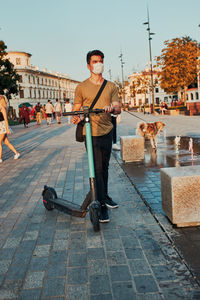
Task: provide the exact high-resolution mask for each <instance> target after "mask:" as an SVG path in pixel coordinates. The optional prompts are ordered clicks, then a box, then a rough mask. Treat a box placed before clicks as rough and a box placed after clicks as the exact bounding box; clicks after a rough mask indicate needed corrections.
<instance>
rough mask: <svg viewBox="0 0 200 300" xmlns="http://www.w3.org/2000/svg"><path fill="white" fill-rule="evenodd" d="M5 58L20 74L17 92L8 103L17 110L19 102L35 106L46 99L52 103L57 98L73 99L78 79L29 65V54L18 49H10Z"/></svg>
mask: <svg viewBox="0 0 200 300" xmlns="http://www.w3.org/2000/svg"><path fill="white" fill-rule="evenodd" d="M7 58H8V59H9V60H10V62H11V63H12V64H13V65H14V67H15V70H16V72H17V74H18V75H19V76H20V80H19V85H20V91H19V94H18V95H16V96H13V97H12V99H11V100H10V105H11V106H13V108H14V109H15V110H16V112H17V111H18V106H19V104H21V103H23V102H29V103H30V104H31V105H33V106H35V105H36V104H37V102H40V103H41V104H42V105H43V104H46V103H47V101H48V99H50V100H51V101H52V103H54V102H55V101H56V99H59V100H60V101H61V103H64V100H65V99H66V98H69V99H70V101H71V102H73V100H74V93H75V89H76V86H77V85H78V83H79V81H77V80H73V79H71V78H69V77H68V76H67V75H66V74H60V73H59V72H54V73H53V72H51V71H47V69H43V70H42V71H41V70H39V68H38V67H36V66H32V65H31V54H29V53H26V52H19V51H10V52H8V54H7Z"/></svg>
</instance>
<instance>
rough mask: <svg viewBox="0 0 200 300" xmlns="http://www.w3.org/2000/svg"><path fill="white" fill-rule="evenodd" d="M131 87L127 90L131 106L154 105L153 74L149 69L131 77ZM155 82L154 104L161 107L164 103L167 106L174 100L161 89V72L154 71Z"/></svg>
mask: <svg viewBox="0 0 200 300" xmlns="http://www.w3.org/2000/svg"><path fill="white" fill-rule="evenodd" d="M128 78H129V86H128V87H127V88H126V93H127V97H128V99H129V103H130V104H131V106H140V105H150V104H152V92H151V73H150V70H149V69H145V70H144V71H142V72H139V73H133V74H131V75H129V77H128ZM153 82H154V104H155V105H160V103H162V102H163V101H165V102H166V103H167V104H169V103H171V102H172V101H173V100H174V99H173V96H172V95H169V94H167V93H165V91H164V90H163V89H162V88H161V87H160V82H159V70H158V69H155V70H153Z"/></svg>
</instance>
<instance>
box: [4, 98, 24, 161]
mask: <svg viewBox="0 0 200 300" xmlns="http://www.w3.org/2000/svg"><path fill="white" fill-rule="evenodd" d="M7 109H8V100H7V98H6V96H3V95H0V163H2V143H3V142H4V144H5V145H6V146H8V148H10V150H11V151H13V152H14V153H15V155H14V159H18V158H19V157H20V154H19V152H17V151H16V149H15V148H14V146H13V145H12V144H11V143H10V142H9V140H8V134H10V133H11V132H10V129H9V126H8V117H7Z"/></svg>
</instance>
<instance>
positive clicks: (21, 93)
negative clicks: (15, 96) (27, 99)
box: [19, 90, 24, 98]
mask: <svg viewBox="0 0 200 300" xmlns="http://www.w3.org/2000/svg"><path fill="white" fill-rule="evenodd" d="M19 96H20V98H24V90H20V91H19Z"/></svg>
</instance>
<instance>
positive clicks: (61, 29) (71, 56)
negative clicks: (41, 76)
mask: <svg viewBox="0 0 200 300" xmlns="http://www.w3.org/2000/svg"><path fill="white" fill-rule="evenodd" d="M147 6H148V9H149V17H150V28H151V32H153V33H155V35H154V36H153V39H152V56H153V58H155V57H156V56H158V55H160V54H161V50H162V49H163V48H164V41H165V40H171V39H173V38H176V37H182V36H190V37H191V38H192V39H195V40H198V41H200V27H199V26H198V25H199V24H200V14H199V12H200V0H190V1H189V0H148V1H147V0H99V1H97V0H96V1H95V0H93V1H92V0H71V1H69V0H34V1H33V0H17V1H16V0H7V1H5V0H0V10H1V18H0V40H3V41H4V42H5V44H6V45H7V51H24V52H28V53H31V54H32V57H31V63H32V65H34V66H39V68H40V69H41V70H42V69H43V68H47V70H49V71H50V70H51V71H53V72H54V71H57V72H60V73H63V74H67V75H68V76H70V77H71V78H72V79H75V80H80V81H83V80H85V79H86V78H88V77H89V75H90V74H89V71H88V69H87V64H86V54H87V52H88V51H90V50H94V49H99V50H101V51H103V52H104V54H105V59H104V64H105V67H104V77H105V78H107V79H110V73H109V69H110V70H111V80H112V81H114V80H116V79H118V78H119V79H120V80H121V77H122V75H121V62H120V58H119V55H120V53H121V52H122V54H123V61H124V63H125V64H124V76H125V79H126V78H127V77H128V76H129V75H130V74H132V73H133V72H136V71H141V70H142V69H144V68H145V67H147V66H148V63H149V46H148V32H147V30H146V28H147V27H146V26H145V25H143V23H144V22H146V21H147Z"/></svg>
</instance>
